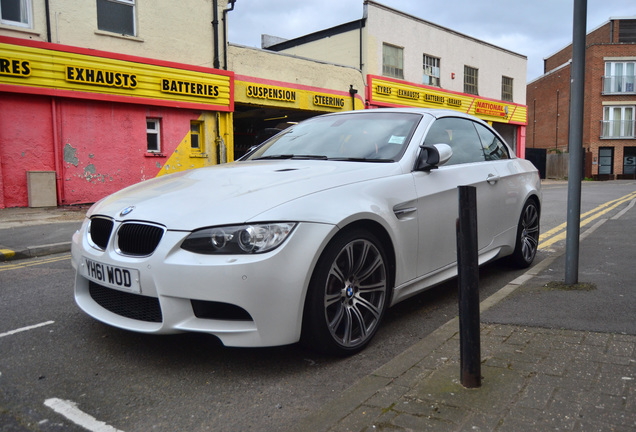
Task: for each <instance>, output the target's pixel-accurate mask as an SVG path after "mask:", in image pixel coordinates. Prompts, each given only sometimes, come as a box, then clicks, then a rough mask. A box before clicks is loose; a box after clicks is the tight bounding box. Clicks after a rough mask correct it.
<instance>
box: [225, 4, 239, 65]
mask: <svg viewBox="0 0 636 432" xmlns="http://www.w3.org/2000/svg"><path fill="white" fill-rule="evenodd" d="M229 3H230V8H229V9H223V41H224V42H225V45H223V69H225V70H227V13H228V12H231V11H233V10H234V3H236V0H229Z"/></svg>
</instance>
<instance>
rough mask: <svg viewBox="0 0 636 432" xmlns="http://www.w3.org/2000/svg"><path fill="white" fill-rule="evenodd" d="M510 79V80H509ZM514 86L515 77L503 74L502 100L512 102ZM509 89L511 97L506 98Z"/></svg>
mask: <svg viewBox="0 0 636 432" xmlns="http://www.w3.org/2000/svg"><path fill="white" fill-rule="evenodd" d="M507 81H508V82H507ZM513 88H514V78H510V77H507V76H505V75H502V77H501V100H504V101H507V102H512V98H513V97H514V95H513V93H512V90H513ZM506 89H508V90H509V94H510V97H509V98H506V95H507V91H506Z"/></svg>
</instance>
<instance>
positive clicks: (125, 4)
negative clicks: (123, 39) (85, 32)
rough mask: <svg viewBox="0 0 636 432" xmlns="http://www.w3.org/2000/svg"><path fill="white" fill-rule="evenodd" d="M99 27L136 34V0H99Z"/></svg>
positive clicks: (124, 33)
mask: <svg viewBox="0 0 636 432" xmlns="http://www.w3.org/2000/svg"><path fill="white" fill-rule="evenodd" d="M97 28H98V29H100V30H104V31H108V32H112V33H117V34H121V35H129V36H135V35H136V32H135V0H97Z"/></svg>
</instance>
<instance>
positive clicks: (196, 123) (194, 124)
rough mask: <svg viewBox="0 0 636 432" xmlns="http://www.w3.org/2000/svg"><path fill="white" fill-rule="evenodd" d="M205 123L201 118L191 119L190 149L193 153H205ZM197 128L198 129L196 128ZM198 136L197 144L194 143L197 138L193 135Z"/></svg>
mask: <svg viewBox="0 0 636 432" xmlns="http://www.w3.org/2000/svg"><path fill="white" fill-rule="evenodd" d="M203 125H204V123H203V122H202V121H200V120H192V121H190V151H191V152H193V153H203V152H204V148H203V146H204V142H203V141H204V139H205V136H204V134H205V131H204V129H203ZM195 129H196V130H195ZM195 136H196V146H195V144H194V141H195V139H194V138H193V137H195Z"/></svg>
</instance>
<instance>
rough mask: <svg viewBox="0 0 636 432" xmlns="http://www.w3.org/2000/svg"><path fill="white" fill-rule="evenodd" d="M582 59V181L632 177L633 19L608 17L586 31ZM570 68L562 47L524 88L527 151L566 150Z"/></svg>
mask: <svg viewBox="0 0 636 432" xmlns="http://www.w3.org/2000/svg"><path fill="white" fill-rule="evenodd" d="M585 60H586V64H585V99H584V100H585V107H584V121H583V150H584V152H585V177H588V178H595V179H622V178H635V175H636V171H635V169H636V135H635V133H634V120H635V112H636V88H635V86H634V84H635V82H636V17H629V18H610V19H609V21H607V22H606V23H605V24H603V25H601V26H599V27H597V28H596V29H594V30H592V31H591V32H589V33H588V34H587V40H586V49H585ZM571 64H572V45H568V46H567V47H565V48H563V49H562V50H560V51H558V52H557V53H555V54H553V55H551V56H549V57H547V58H546V59H545V60H544V75H542V76H540V77H539V78H537V79H536V80H534V81H531V82H529V83H528V86H527V94H526V101H527V102H526V103H527V104H528V131H527V132H528V134H527V140H526V146H527V148H528V149H547V150H548V152H555V153H561V152H567V151H568V121H569V102H570V69H571Z"/></svg>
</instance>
